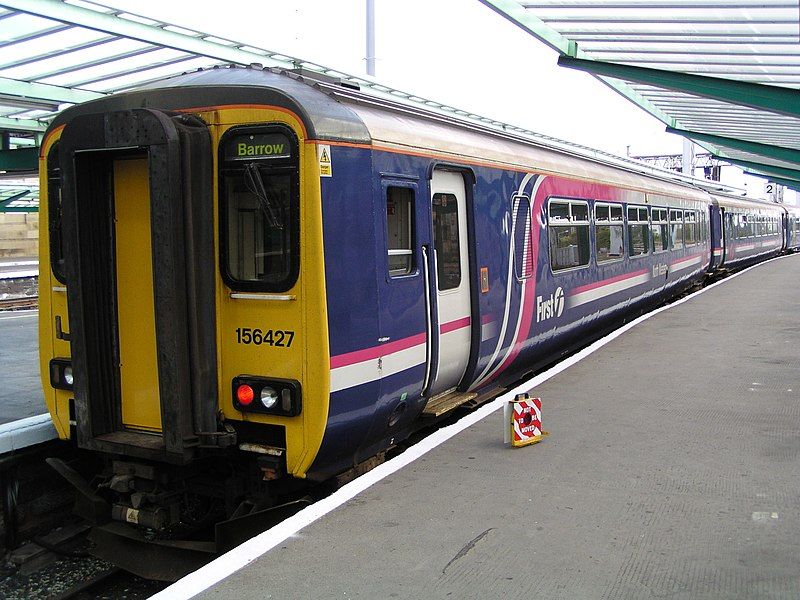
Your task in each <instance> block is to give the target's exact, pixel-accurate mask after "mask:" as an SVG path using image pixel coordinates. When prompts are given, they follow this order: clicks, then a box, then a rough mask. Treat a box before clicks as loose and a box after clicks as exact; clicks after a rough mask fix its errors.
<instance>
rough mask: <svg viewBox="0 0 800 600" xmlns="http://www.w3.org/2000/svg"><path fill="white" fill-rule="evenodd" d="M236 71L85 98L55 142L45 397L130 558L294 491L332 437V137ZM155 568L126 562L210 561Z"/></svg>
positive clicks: (45, 186)
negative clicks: (94, 462) (94, 468)
mask: <svg viewBox="0 0 800 600" xmlns="http://www.w3.org/2000/svg"><path fill="white" fill-rule="evenodd" d="M239 71H240V72H241V76H242V77H249V78H253V77H262V78H263V77H268V76H272V77H278V76H277V75H274V74H270V73H266V72H261V71H260V70H258V71H256V70H243V69H242V70H239ZM222 74H223V71H220V72H219V73H217V72H215V71H205V72H201V73H198V74H193V75H189V76H184V77H183V79H182V80H181V81H180V85H178V86H177V87H174V88H173V87H166V88H160V89H155V90H142V91H137V92H133V93H129V94H124V95H121V96H116V97H113V98H108V99H103V100H99V101H96V102H92V103H89V104H86V105H82V106H78V107H73V108H71V109H69V110H66V111H65V112H63V113H62V114H61V115H60V116H59V117H58V118H57V119H56V121H55V122H54V123H53V125H52V126H51V128H50V130H49V132H48V133H47V135H46V137H45V140H44V142H43V145H42V155H41V161H40V162H41V165H40V166H41V183H42V190H43V193H42V198H43V202H42V206H41V214H42V218H43V221H44V222H47V223H48V224H49V227H48V228H43V231H42V234H41V249H42V252H41V263H40V273H41V275H40V347H41V368H42V373H43V379H44V388H45V398H46V402H47V405H48V408H49V410H50V412H51V414H52V417H53V422H54V424H55V426H56V428H57V430H58V433H59V435H60V437H61V438H64V439H68V438H69V439H72V440H74V441H75V443H76V444H77V446H78V447H79V448H80V449H83V450H86V451H90V453H91V454H92V456H94V457H101V460H100V461H99V462H100V464H101V467H102V469H103V470H102V472H100V473H91V472H85V471H90V470H91V469H85V468H83V467H82V466H80V465H79V466H76V465H72V464H67V463H66V462H64V461H60V460H51V464H52V465H53V466H54V467H55V468H56V469H57V470H59V471H60V472H61V473H62V474H63V475H64V476H65V477H67V479H69V480H70V481H71V482H72V483H73V484H75V486H76V488H77V489H78V491H79V492H80V493H79V502H78V506H79V508H80V512H81V513H82V514H83V515H84V516H86V517H87V518H89V519H90V520H92V521H93V522H94V523H95V524H97V525H98V527H97V528H96V530H95V533H94V535H95V536H96V539H97V541H98V544H99V547H100V548H101V553H104V554H105V555H114V558H115V559H116V560H118V561H119V559H120V558H121V553H120V550H123V549H125V548H127V547H128V546H129V545H130V544H134V545H135V542H136V541H144V540H145V534H147V537H148V541H159V538H160V537H163V538H165V539H164V540H162V541H163V543H164V544H167V545H169V541H168V540H171V539H175V538H191V537H192V536H196V535H197V532H198V531H200V530H201V529H203V528H204V527H205V526H207V525H208V524H210V523H214V522H215V521H218V520H220V519H225V518H228V517H230V516H232V515H234V516H236V517H241V516H244V515H246V514H248V513H252V514H256V513H258V512H259V511H261V510H262V509H264V508H268V507H269V506H271V505H275V504H277V503H279V502H281V501H282V500H283V499H284V498H286V497H291V492H292V487H293V486H292V482H293V481H294V482H296V481H297V479H298V478H299V479H303V478H305V477H306V474H307V471H308V469H309V466H310V465H311V464H312V462H313V461H314V459H315V458H316V456H317V453H318V449H319V448H320V445H321V442H322V438H323V433H324V431H325V428H326V421H327V418H328V397H329V353H328V330H327V322H326V318H325V279H324V263H323V260H322V235H321V227H322V226H321V204H320V200H319V198H320V174H319V173H320V161H319V159H318V152H317V144H316V143H315V141H314V139H313V134H314V133H315V132H313V131H312V132H309V127H308V125H309V122H308V121H305V122H304V121H303V119H302V118H301V116H299V114H298V113H299V112H300V110H301V109H300V106H299V105H298V103H297V102H296V101H294V100H292V98H291V97H290V95H289V94H286V93H278V92H277V91H275V90H273V89H269V88H265V87H261V88H257V87H238V88H237V87H235V84H236V77H237V75H239V74H238V73H237V72H234V71H228V70H225V73H224V77H226V78H227V81H226V83H225V85H224V86H223V85H219V86H216V85H215V81H217V80H218V79H219V78H220V76H221V75H222ZM231 75H233V77H231ZM198 79H199V80H200V81H197V80H198ZM231 79H233V82H232V81H231ZM282 79H284V80H285V81H284V82H283V85H284V87H288V88H289V89H290V90H291V91H294V92H296V93H297V94H300V95H302V94H308V93H312V92H313V90H311V88H310V87H308V86H306V85H303V84H301V83H297V82H296V81H294V80H293V79H291V78H288V77H285V76H283V77H282ZM232 84H233V85H234V87H231V85H232ZM151 107H152V108H151ZM45 190H46V191H45ZM44 199H46V201H45V200H44ZM301 246H302V248H303V251H302V252H300V247H301ZM287 475H288V476H293V477H287ZM90 480H91V481H92V484H91V485H89V483H88V482H89V481H90ZM268 482H279V483H280V484H281V485H277V486H276V485H271V486H269V487H267V486H266V484H267V483H268ZM123 523H125V524H133V525H138V526H139V527H138V530H140V531H139V532H138V533H136V529H137V528H134V527H130V526H129V525H128V526H126V527H125V529H124V530H122V529H120V528H119V527H120V526H122V524H123ZM257 526H258V525H256V527H257ZM115 527H117V529H115ZM251 531H252V530H251ZM246 532H247V528H245V530H244V531H239V532H235V533H234V534H231V533H230V532H227V533H224V534H223V535H224V537H225V539H224V540H222V542H220V544H221V545H220V544H218V545H217V546H215V547H213V548H212V547H211V546H209V545H208V544H206V545H203V544H202V543H201V544H200V545H198V546H196V547H194V548H192V549H193V550H196V551H197V552H199V553H200V555H202V554H203V553H204V552H205V551H207V550H208V551H211V550H218V549H224V548H225V547H227V546H230V545H231V544H232V543H234V542H235V541H237V540H238V539H240V538H241V537H242V536H243V535H246ZM120 536H122V538H123V539H128V540H129V541H128V542H125V543H123V544H122V545H120V542H119V538H120ZM218 537H219V536H218ZM217 541H218V542H219V541H220V540H219V539H218V540H217ZM126 544H127V545H126ZM102 548H105V550H104V551H103V550H102ZM122 554H124V552H123V553H122ZM134 554H138V553H134ZM140 560H141V558H140V557H139V556H132V557H131V560H130V561H129V564H124V566H126V567H127V568H129V569H131V570H138V571H140V572H144V573H146V574H148V575H150V576H155V577H161V578H165V579H170V578H174V577H175V576H177V575H180V574H181V571H185V570H186V569H188V568H189V567H190V566H191V564H190V565H184V566H183V567H181V566H178V567H176V568H177V571H175V570H174V569H172V567H167V568H165V569H164V570H160V569H158V568H156V569H155V570H148V569H147V568H139V569H137V568H136V566H137V563H138V562H139V561H140ZM123 562H124V558H123ZM193 564H196V563H193Z"/></svg>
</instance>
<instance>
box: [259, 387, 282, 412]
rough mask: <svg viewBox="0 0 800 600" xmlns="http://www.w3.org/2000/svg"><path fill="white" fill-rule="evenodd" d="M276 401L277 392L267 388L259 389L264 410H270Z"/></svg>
mask: <svg viewBox="0 0 800 600" xmlns="http://www.w3.org/2000/svg"><path fill="white" fill-rule="evenodd" d="M277 401H278V392H276V391H275V390H274V389H272V388H271V387H269V386H268V387H264V388H261V404H263V405H264V408H272V407H273V406H275V403H276V402H277Z"/></svg>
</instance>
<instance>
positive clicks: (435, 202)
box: [429, 170, 472, 396]
mask: <svg viewBox="0 0 800 600" xmlns="http://www.w3.org/2000/svg"><path fill="white" fill-rule="evenodd" d="M431 220H432V230H433V252H432V254H433V257H432V275H433V281H434V285H433V289H432V291H431V294H432V295H435V300H436V301H435V302H431V306H432V309H431V310H432V312H434V313H435V314H432V315H431V323H433V324H435V328H434V330H433V332H432V333H433V335H434V336H435V337H436V338H437V339H438V344H433V348H434V352H435V354H436V356H434V357H432V362H433V364H434V365H436V366H435V369H434V371H433V373H434V374H433V379H432V381H431V384H430V387H429V394H430V395H431V396H435V395H437V394H441V393H443V392H447V391H448V390H451V389H453V388H455V387H456V386H457V385H458V384H459V383H460V382H461V379H462V377H463V376H464V372H465V371H466V369H467V364H468V362H469V355H470V342H471V332H472V328H471V325H472V320H471V318H470V307H471V297H470V289H471V282H470V270H469V245H468V236H467V206H466V190H465V186H464V177H463V176H462V175H461V174H460V173H456V172H452V171H443V170H435V171H434V172H433V178H432V179H431Z"/></svg>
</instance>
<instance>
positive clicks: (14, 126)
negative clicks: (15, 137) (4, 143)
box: [0, 117, 47, 133]
mask: <svg viewBox="0 0 800 600" xmlns="http://www.w3.org/2000/svg"><path fill="white" fill-rule="evenodd" d="M46 130H47V123H42V122H41V121H34V120H33V119H14V118H11V117H0V131H28V132H38V133H44V132H45V131H46Z"/></svg>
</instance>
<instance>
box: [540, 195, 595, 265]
mask: <svg viewBox="0 0 800 600" xmlns="http://www.w3.org/2000/svg"><path fill="white" fill-rule="evenodd" d="M548 210H549V213H548V215H549V220H548V234H549V238H550V266H551V267H552V269H553V271H560V270H563V269H571V268H573V267H582V266H584V265H588V264H589V255H590V249H589V205H588V203H586V202H575V201H568V200H551V201H550V204H549V207H548Z"/></svg>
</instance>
